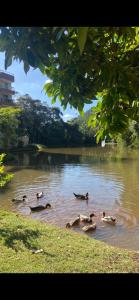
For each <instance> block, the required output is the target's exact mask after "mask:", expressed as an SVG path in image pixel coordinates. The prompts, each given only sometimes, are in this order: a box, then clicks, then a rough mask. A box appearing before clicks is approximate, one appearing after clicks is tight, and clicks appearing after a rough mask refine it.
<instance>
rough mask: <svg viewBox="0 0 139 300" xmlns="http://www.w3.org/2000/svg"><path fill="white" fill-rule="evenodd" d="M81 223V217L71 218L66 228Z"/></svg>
mask: <svg viewBox="0 0 139 300" xmlns="http://www.w3.org/2000/svg"><path fill="white" fill-rule="evenodd" d="M79 223H80V218H79V217H77V218H76V219H74V220H71V221H70V222H68V223H67V224H66V228H70V227H72V226H76V225H79Z"/></svg>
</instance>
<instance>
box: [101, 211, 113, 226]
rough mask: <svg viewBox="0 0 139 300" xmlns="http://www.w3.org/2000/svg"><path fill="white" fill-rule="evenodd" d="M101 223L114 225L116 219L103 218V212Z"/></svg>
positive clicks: (110, 217)
mask: <svg viewBox="0 0 139 300" xmlns="http://www.w3.org/2000/svg"><path fill="white" fill-rule="evenodd" d="M101 220H102V221H103V222H106V223H108V224H115V223H116V218H114V217H113V216H107V217H106V216H105V211H103V217H102V218H101Z"/></svg>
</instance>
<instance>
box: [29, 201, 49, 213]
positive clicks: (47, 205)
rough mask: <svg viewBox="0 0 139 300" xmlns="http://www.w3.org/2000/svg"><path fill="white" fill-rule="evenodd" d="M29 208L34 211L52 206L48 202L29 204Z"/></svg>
mask: <svg viewBox="0 0 139 300" xmlns="http://www.w3.org/2000/svg"><path fill="white" fill-rule="evenodd" d="M29 208H30V210H31V211H32V212H35V211H41V210H43V209H46V208H51V204H49V203H47V204H46V205H38V206H34V207H31V206H29Z"/></svg>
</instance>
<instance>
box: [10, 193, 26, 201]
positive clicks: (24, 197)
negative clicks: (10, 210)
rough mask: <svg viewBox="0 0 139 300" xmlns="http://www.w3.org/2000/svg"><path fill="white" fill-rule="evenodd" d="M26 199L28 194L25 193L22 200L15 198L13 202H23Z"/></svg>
mask: <svg viewBox="0 0 139 300" xmlns="http://www.w3.org/2000/svg"><path fill="white" fill-rule="evenodd" d="M26 199H27V196H26V195H24V196H23V197H22V199H21V200H20V199H16V198H13V199H12V202H15V203H21V202H24V201H26Z"/></svg>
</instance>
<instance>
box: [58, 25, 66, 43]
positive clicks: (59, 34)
mask: <svg viewBox="0 0 139 300" xmlns="http://www.w3.org/2000/svg"><path fill="white" fill-rule="evenodd" d="M64 30H65V27H62V29H60V31H59V32H58V33H57V36H56V41H59V40H60V38H61V36H62V34H63V32H64Z"/></svg>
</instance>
